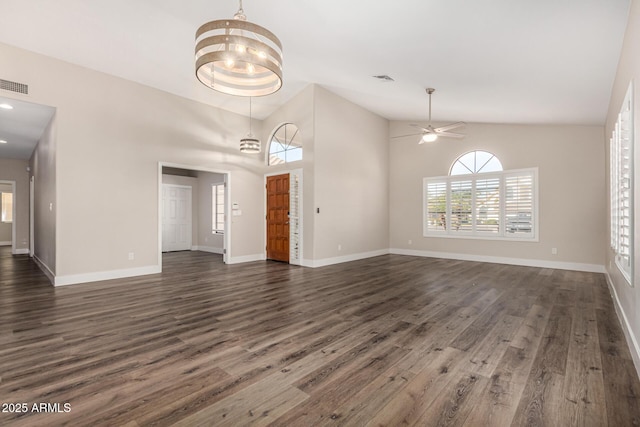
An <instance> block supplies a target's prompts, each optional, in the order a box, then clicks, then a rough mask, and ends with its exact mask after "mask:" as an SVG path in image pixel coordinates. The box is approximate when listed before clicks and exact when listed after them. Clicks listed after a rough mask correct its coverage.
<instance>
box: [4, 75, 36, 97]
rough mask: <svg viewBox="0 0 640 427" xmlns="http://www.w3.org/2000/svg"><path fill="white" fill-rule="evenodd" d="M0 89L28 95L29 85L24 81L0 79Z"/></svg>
mask: <svg viewBox="0 0 640 427" xmlns="http://www.w3.org/2000/svg"><path fill="white" fill-rule="evenodd" d="M0 89H2V90H8V91H11V92H17V93H23V94H25V95H29V86H28V85H26V84H24V83H17V82H12V81H9V80H2V79H0Z"/></svg>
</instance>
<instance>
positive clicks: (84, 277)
mask: <svg viewBox="0 0 640 427" xmlns="http://www.w3.org/2000/svg"><path fill="white" fill-rule="evenodd" d="M158 273H161V268H160V266H159V265H150V266H147V267H137V268H127V269H124V270H110V271H99V272H96V273H85V274H70V275H67V276H56V277H55V280H54V282H53V284H54V286H66V285H75V284H77V283H87V282H97V281H100V280H111V279H122V278H125V277H134V276H145V275H148V274H158Z"/></svg>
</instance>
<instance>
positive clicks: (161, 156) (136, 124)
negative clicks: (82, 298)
mask: <svg viewBox="0 0 640 427" xmlns="http://www.w3.org/2000/svg"><path fill="white" fill-rule="evenodd" d="M0 69H2V70H3V78H5V79H9V80H12V81H18V82H21V83H26V84H28V85H29V88H30V95H29V100H30V101H31V102H35V103H40V104H45V105H51V106H54V107H56V108H57V113H56V134H57V135H56V147H55V148H56V149H55V159H56V163H55V181H56V183H55V188H56V194H55V196H56V201H57V206H54V212H55V239H56V257H55V258H56V259H55V272H56V275H57V276H58V277H59V278H60V280H61V283H74V282H80V281H88V280H96V279H97V278H99V274H100V273H101V272H117V275H119V276H126V275H127V274H128V273H131V274H140V273H141V272H144V271H147V272H152V271H154V268H156V267H158V265H159V261H160V260H159V259H158V224H159V214H158V194H159V193H158V185H159V183H158V163H159V162H166V163H172V164H181V165H185V166H193V167H194V168H198V167H200V168H205V169H217V170H225V171H226V170H228V171H230V175H231V177H230V178H231V185H232V188H231V194H232V197H233V200H234V201H235V202H238V203H240V204H241V205H242V206H243V215H242V216H239V217H233V222H232V228H233V230H232V231H233V232H232V234H231V238H232V244H231V251H232V253H231V254H230V255H231V259H232V260H233V258H234V257H237V258H242V259H248V258H252V257H256V258H257V259H258V258H259V257H260V256H261V255H262V254H263V253H264V246H263V241H262V240H261V239H260V238H256V236H261V235H262V232H263V221H262V218H263V206H262V192H263V190H262V182H263V173H264V170H265V167H264V164H263V163H262V162H261V161H260V159H259V158H258V157H253V156H251V155H247V154H242V153H240V151H239V149H238V145H239V140H240V138H241V137H242V136H244V134H245V133H246V126H247V119H246V117H243V116H239V115H237V114H233V113H229V112H226V111H223V110H220V109H216V108H213V107H209V106H206V105H203V104H200V103H197V102H194V101H190V100H187V99H184V98H180V97H177V96H174V95H171V94H168V93H165V92H162V91H159V90H156V89H152V88H149V87H146V86H142V85H140V84H137V83H133V82H130V81H126V80H123V79H120V78H117V77H113V76H109V75H106V74H103V73H99V72H95V71H92V70H89V69H86V68H82V67H78V66H75V65H72V64H69V63H65V62H62V61H58V60H55V59H52V58H49V57H45V56H42V55H38V54H35V53H31V52H28V51H25V50H22V49H17V48H14V47H11V46H8V45H4V44H0ZM42 70H47V71H46V73H43V72H42ZM8 95H9V96H15V97H17V98H18V97H19V96H18V95H11V94H8ZM212 96H214V94H212ZM254 129H255V130H256V133H258V134H260V133H261V132H262V130H261V127H260V123H259V122H256V123H255V125H254ZM27 221H28V220H27ZM27 223H28V222H27ZM236 228H237V229H236ZM26 241H27V242H28V238H27V239H26ZM129 252H135V254H136V256H135V259H134V260H132V261H129V260H128V253H129ZM96 274H98V275H96Z"/></svg>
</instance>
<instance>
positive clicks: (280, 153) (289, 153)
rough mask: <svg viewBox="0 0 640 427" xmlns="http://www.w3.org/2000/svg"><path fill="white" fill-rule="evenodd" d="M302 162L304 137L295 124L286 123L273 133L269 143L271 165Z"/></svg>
mask: <svg viewBox="0 0 640 427" xmlns="http://www.w3.org/2000/svg"><path fill="white" fill-rule="evenodd" d="M297 160H302V137H301V135H300V130H299V129H298V127H297V126H296V125H294V124H293V123H285V124H283V125H282V126H280V127H279V128H278V129H276V131H275V132H274V133H273V136H272V137H271V141H269V165H279V164H282V163H289V162H295V161H297Z"/></svg>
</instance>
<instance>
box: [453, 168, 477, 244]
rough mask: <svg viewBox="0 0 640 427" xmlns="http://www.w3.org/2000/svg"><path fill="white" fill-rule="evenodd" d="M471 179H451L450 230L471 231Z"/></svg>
mask: <svg viewBox="0 0 640 427" xmlns="http://www.w3.org/2000/svg"><path fill="white" fill-rule="evenodd" d="M472 188H473V186H472V181H471V180H464V181H451V201H450V203H451V220H450V221H451V231H453V232H471V231H473V215H472V212H473V211H472V206H473V192H472Z"/></svg>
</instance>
